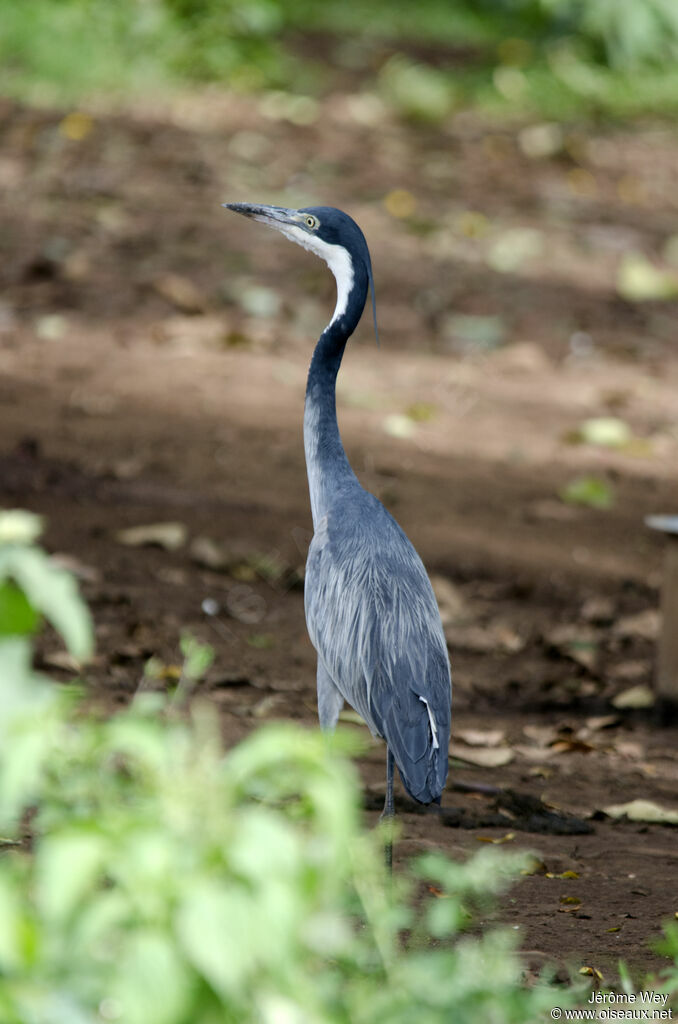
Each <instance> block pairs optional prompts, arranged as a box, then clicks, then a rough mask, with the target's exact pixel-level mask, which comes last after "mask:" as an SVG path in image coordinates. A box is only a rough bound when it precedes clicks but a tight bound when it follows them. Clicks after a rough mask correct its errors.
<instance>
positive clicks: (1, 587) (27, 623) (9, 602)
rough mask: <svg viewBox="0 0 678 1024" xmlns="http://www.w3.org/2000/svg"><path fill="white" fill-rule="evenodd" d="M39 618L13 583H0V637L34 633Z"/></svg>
mask: <svg viewBox="0 0 678 1024" xmlns="http://www.w3.org/2000/svg"><path fill="white" fill-rule="evenodd" d="M39 621H40V616H39V615H38V613H37V612H36V611H35V609H34V608H33V607H32V605H31V604H30V603H29V601H28V599H27V597H26V595H25V594H24V592H23V591H22V590H19V588H18V587H17V586H15V584H14V583H11V582H9V581H8V582H5V583H0V636H11V635H13V634H14V635H25V634H27V633H34V632H35V630H36V628H37V626H38V622H39Z"/></svg>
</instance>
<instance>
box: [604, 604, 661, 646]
mask: <svg viewBox="0 0 678 1024" xmlns="http://www.w3.org/2000/svg"><path fill="white" fill-rule="evenodd" d="M660 629H661V615H660V613H659V611H658V610H657V609H656V608H646V609H645V611H644V612H638V614H637V615H626V616H625V617H624V618H623V619H619V621H618V622H616V623H615V624H614V626H613V627H612V633H613V635H614V636H617V637H622V638H626V637H629V638H640V639H641V640H656V639H657V637H658V636H659V632H660Z"/></svg>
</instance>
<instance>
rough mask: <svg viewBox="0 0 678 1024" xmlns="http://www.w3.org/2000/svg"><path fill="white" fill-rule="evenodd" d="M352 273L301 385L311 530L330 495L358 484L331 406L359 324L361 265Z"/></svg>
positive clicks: (363, 273)
mask: <svg viewBox="0 0 678 1024" xmlns="http://www.w3.org/2000/svg"><path fill="white" fill-rule="evenodd" d="M352 270H353V281H352V284H351V288H350V291H349V292H348V294H347V295H344V296H342V295H340V296H339V298H338V300H337V309H336V310H335V313H334V316H333V318H332V320H331V321H330V323H329V324H328V325H327V327H326V328H325V330H324V331H323V333H322V334H321V335H320V338H319V339H318V343H317V345H316V347H315V351H314V352H313V358H312V359H311V366H310V369H309V371H308V380H307V383H306V403H305V407H304V450H305V453H306V472H307V474H308V486H309V491H310V495H311V512H312V514H313V525H314V527H315V526H317V524H318V522H319V520H320V519H322V517H323V516H324V515H325V513H326V512H327V510H328V508H329V507H330V505H331V503H332V500H333V498H334V497H336V496H337V495H338V494H339V493H340V492H341V491H342V490H343V489H345V488H346V487H352V486H358V481H357V479H356V476H355V473H354V472H353V470H352V469H351V466H350V465H349V461H348V459H347V458H346V452H345V451H344V446H343V445H342V443H341V436H340V434H339V425H338V423H337V404H336V385H337V374H338V372H339V367H340V366H341V360H342V358H343V355H344V348H345V347H346V342H347V341H348V339H349V338H350V337H351V335H352V334H353V331H354V330H355V328H356V326H357V324H358V321H359V320H360V317H361V315H362V312H363V309H364V306H365V298H366V296H367V285H368V279H367V273H366V271H365V269H364V267H363V266H362V264H360V265H359V266H357V265H356V266H355V267H353V268H352Z"/></svg>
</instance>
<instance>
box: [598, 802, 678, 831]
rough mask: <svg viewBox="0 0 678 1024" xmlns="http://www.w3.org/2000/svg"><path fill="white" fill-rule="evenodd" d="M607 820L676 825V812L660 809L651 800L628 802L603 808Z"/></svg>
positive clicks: (660, 807) (659, 806)
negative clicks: (626, 819)
mask: <svg viewBox="0 0 678 1024" xmlns="http://www.w3.org/2000/svg"><path fill="white" fill-rule="evenodd" d="M603 813H604V814H607V816H608V818H628V820H629V821H645V822H649V823H652V824H655V825H678V811H673V810H671V809H670V808H668V807H662V806H661V805H660V804H656V803H654V801H653V800H641V799H639V800H630V801H629V803H627V804H612V805H611V806H609V807H603Z"/></svg>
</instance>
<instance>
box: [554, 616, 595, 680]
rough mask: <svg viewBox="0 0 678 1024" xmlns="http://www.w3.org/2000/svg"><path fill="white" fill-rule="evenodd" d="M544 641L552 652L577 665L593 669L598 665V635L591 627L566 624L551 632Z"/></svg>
mask: <svg viewBox="0 0 678 1024" xmlns="http://www.w3.org/2000/svg"><path fill="white" fill-rule="evenodd" d="M544 640H545V641H546V643H547V644H548V645H549V647H550V648H551V649H552V650H554V651H556V652H557V653H558V654H560V655H562V657H564V658H569V659H570V660H571V661H574V662H576V664H577V665H582V666H583V667H584V668H588V669H592V668H593V667H594V665H595V663H596V659H597V656H598V633H597V632H596V631H595V630H594V629H592V628H591V627H590V626H582V625H579V624H578V623H565V624H563V625H560V626H556V627H555V628H554V629H551V630H549V632H548V633H546V634H545V636H544Z"/></svg>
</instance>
